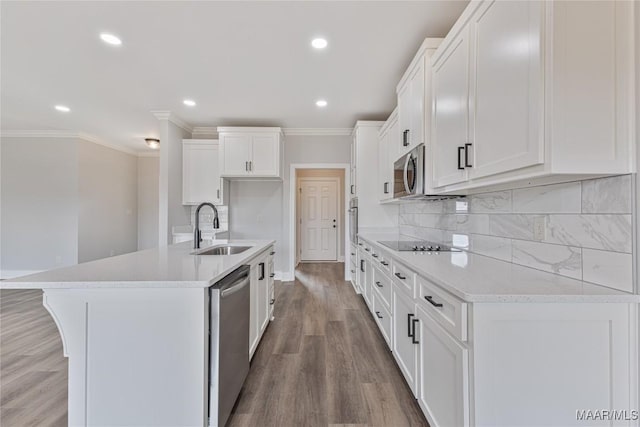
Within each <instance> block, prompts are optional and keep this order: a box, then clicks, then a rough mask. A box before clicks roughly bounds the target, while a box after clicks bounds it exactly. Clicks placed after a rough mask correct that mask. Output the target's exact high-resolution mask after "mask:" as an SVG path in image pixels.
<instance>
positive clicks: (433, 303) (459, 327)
mask: <svg viewBox="0 0 640 427" xmlns="http://www.w3.org/2000/svg"><path fill="white" fill-rule="evenodd" d="M418 288H419V290H418V292H419V297H418V298H419V301H420V302H419V304H420V306H421V307H422V308H423V309H424V310H425V311H426V312H427V313H429V314H430V315H431V317H433V318H434V319H435V320H436V321H437V322H438V323H439V324H440V325H441V326H442V327H443V328H444V329H445V330H446V331H447V332H449V333H450V334H451V335H453V336H454V337H456V338H458V339H459V340H460V341H466V340H467V303H465V302H464V301H462V300H460V299H458V298H456V297H455V296H453V295H451V294H450V293H448V292H447V291H445V290H443V289H441V288H440V287H438V286H436V285H434V284H433V283H431V282H429V281H428V280H426V279H423V278H422V277H418Z"/></svg>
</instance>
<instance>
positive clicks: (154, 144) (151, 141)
mask: <svg viewBox="0 0 640 427" xmlns="http://www.w3.org/2000/svg"><path fill="white" fill-rule="evenodd" d="M144 142H146V143H147V145H148V146H149V148H153V149H154V150H157V149H158V148H160V140H159V139H157V138H145V139H144Z"/></svg>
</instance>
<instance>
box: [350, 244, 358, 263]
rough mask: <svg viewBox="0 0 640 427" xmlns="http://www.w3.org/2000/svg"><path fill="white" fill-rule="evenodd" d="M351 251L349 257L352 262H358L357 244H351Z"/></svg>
mask: <svg viewBox="0 0 640 427" xmlns="http://www.w3.org/2000/svg"><path fill="white" fill-rule="evenodd" d="M350 249H351V251H350V252H349V259H350V260H351V263H352V264H356V263H357V262H358V247H357V246H356V245H351V246H350Z"/></svg>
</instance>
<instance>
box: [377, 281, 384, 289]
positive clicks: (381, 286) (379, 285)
mask: <svg viewBox="0 0 640 427" xmlns="http://www.w3.org/2000/svg"><path fill="white" fill-rule="evenodd" d="M376 286H377V287H379V288H384V285H381V284H380V282H376Z"/></svg>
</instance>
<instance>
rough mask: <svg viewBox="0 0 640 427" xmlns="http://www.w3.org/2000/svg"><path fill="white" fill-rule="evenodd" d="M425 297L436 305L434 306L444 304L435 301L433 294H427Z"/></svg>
mask: <svg viewBox="0 0 640 427" xmlns="http://www.w3.org/2000/svg"><path fill="white" fill-rule="evenodd" d="M424 299H426V300H427V301H429V302H430V303H431V305H432V306H434V307H442V304H441V303H439V302H435V301H434V300H433V297H432V296H431V295H425V297H424Z"/></svg>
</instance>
